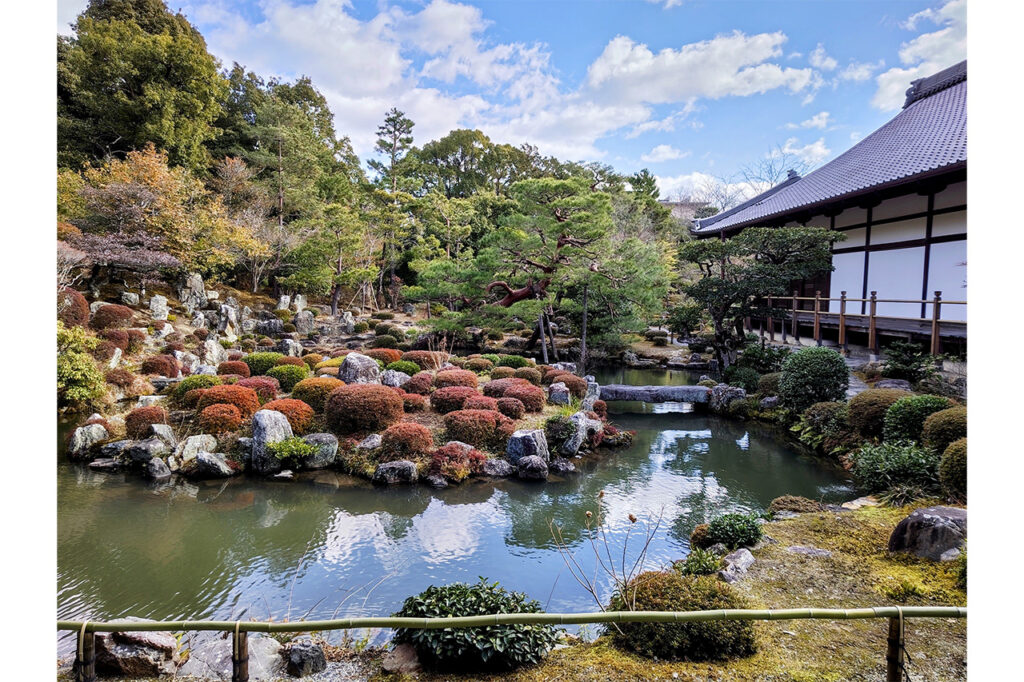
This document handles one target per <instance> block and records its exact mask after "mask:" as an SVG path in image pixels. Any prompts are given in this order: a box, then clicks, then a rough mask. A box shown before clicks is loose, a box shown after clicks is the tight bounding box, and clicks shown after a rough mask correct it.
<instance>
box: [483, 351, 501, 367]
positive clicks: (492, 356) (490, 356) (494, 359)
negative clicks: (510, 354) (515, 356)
mask: <svg viewBox="0 0 1024 682" xmlns="http://www.w3.org/2000/svg"><path fill="white" fill-rule="evenodd" d="M480 357H482V358H483V359H484V360H490V362H491V364H492V365H495V366H497V364H498V363H499V362H501V356H500V355H498V354H497V353H484V354H483V355H481V356H480Z"/></svg>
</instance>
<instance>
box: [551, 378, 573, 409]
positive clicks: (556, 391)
mask: <svg viewBox="0 0 1024 682" xmlns="http://www.w3.org/2000/svg"><path fill="white" fill-rule="evenodd" d="M548 402H549V403H551V404H552V405H568V404H569V403H570V402H572V396H571V395H570V393H569V387H568V386H566V385H565V384H563V383H562V382H561V381H556V382H555V383H553V384H551V385H550V386H549V387H548Z"/></svg>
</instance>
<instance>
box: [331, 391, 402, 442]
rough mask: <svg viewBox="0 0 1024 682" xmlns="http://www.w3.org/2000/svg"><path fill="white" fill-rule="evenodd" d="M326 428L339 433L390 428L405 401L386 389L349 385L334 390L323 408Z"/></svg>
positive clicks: (400, 412) (397, 417)
mask: <svg viewBox="0 0 1024 682" xmlns="http://www.w3.org/2000/svg"><path fill="white" fill-rule="evenodd" d="M324 412H325V413H326V415H327V425H328V426H329V427H330V428H331V430H333V431H336V432H338V433H352V432H354V431H376V430H378V429H383V428H387V427H388V426H391V425H392V424H394V423H395V422H397V421H398V420H399V419H401V417H402V414H403V412H404V406H403V403H402V398H401V396H399V395H398V394H397V393H395V392H394V391H392V390H391V389H389V388H388V387H387V386H380V385H378V384H347V385H345V386H339V387H338V388H336V389H334V390H333V391H331V394H330V395H329V396H328V397H327V403H326V405H325V406H324Z"/></svg>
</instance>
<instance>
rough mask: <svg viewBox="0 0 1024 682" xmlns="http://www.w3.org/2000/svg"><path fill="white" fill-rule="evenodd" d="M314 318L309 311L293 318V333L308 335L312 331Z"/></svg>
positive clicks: (304, 311)
mask: <svg viewBox="0 0 1024 682" xmlns="http://www.w3.org/2000/svg"><path fill="white" fill-rule="evenodd" d="M315 321H316V318H315V317H313V313H312V312H311V311H309V310H303V311H301V312H300V313H299V314H297V315H296V316H295V321H294V322H293V324H294V325H295V331H297V332H298V333H300V334H308V333H309V332H311V331H313V326H314V322H315Z"/></svg>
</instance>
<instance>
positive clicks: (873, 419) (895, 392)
mask: <svg viewBox="0 0 1024 682" xmlns="http://www.w3.org/2000/svg"><path fill="white" fill-rule="evenodd" d="M910 395H911V394H910V392H909V391H901V390H900V389H898V388H870V389H868V390H866V391H861V392H860V393H858V394H857V395H855V396H854V397H853V398H852V399H851V400H850V416H849V421H850V426H852V427H853V428H854V429H856V430H857V433H859V434H860V435H862V436H864V437H865V438H878V437H880V436H881V435H882V431H883V429H884V428H885V415H886V413H887V412H888V411H889V408H890V407H892V405H893V404H894V403H895V402H896V401H897V400H899V399H900V398H909V397H910Z"/></svg>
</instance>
